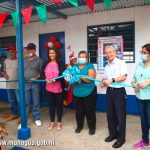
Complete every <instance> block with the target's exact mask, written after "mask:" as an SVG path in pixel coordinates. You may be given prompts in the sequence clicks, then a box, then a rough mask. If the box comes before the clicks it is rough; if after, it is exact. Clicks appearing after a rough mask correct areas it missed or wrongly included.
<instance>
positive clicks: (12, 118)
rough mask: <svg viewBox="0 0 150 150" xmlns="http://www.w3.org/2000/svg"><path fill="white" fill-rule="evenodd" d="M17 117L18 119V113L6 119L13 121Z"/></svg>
mask: <svg viewBox="0 0 150 150" xmlns="http://www.w3.org/2000/svg"><path fill="white" fill-rule="evenodd" d="M16 119H18V116H16V115H10V116H9V117H8V118H7V119H6V121H13V120H16Z"/></svg>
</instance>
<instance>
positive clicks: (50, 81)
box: [46, 79, 55, 83]
mask: <svg viewBox="0 0 150 150" xmlns="http://www.w3.org/2000/svg"><path fill="white" fill-rule="evenodd" d="M46 81H47V83H53V82H55V80H53V79H46Z"/></svg>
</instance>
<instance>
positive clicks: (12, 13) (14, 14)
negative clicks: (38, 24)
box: [10, 10, 19, 27]
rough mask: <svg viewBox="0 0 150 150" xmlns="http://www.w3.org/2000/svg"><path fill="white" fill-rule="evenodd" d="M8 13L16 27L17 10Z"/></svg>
mask: <svg viewBox="0 0 150 150" xmlns="http://www.w3.org/2000/svg"><path fill="white" fill-rule="evenodd" d="M10 15H11V16H12V19H13V22H14V25H15V27H17V23H18V18H19V11H18V10H16V11H13V12H11V14H10Z"/></svg>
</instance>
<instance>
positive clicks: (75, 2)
mask: <svg viewBox="0 0 150 150" xmlns="http://www.w3.org/2000/svg"><path fill="white" fill-rule="evenodd" d="M67 1H68V2H69V3H71V4H72V5H73V6H75V7H78V0H67Z"/></svg>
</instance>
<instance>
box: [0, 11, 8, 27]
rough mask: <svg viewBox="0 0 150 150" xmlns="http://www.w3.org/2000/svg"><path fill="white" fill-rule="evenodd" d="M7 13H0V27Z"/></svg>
mask: <svg viewBox="0 0 150 150" xmlns="http://www.w3.org/2000/svg"><path fill="white" fill-rule="evenodd" d="M8 15H9V14H8V13H3V14H0V28H1V27H2V26H3V24H4V21H5V20H6V17H7V16H8Z"/></svg>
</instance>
